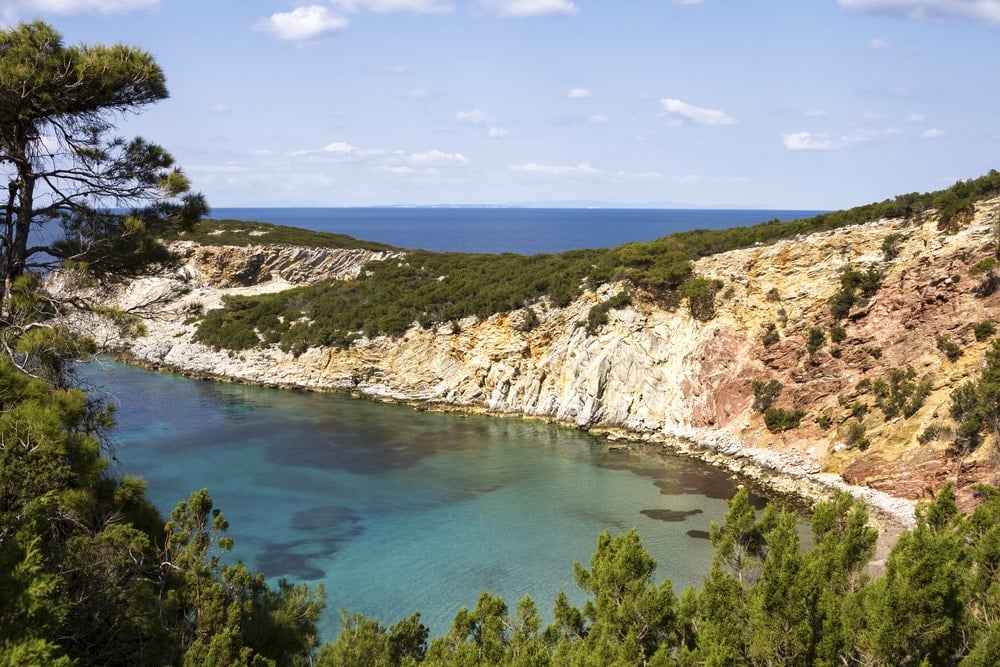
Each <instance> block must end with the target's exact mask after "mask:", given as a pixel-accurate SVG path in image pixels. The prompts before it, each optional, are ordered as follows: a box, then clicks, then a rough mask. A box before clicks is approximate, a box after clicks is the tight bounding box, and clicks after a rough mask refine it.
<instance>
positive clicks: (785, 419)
mask: <svg viewBox="0 0 1000 667" xmlns="http://www.w3.org/2000/svg"><path fill="white" fill-rule="evenodd" d="M805 416H806V413H805V412H803V411H802V410H785V409H783V408H768V409H767V410H765V411H764V425H765V426H767V430H768V431H770V432H771V433H780V432H782V431H788V430H790V429H793V428H798V427H799V423H800V422H801V421H802V418H803V417H805Z"/></svg>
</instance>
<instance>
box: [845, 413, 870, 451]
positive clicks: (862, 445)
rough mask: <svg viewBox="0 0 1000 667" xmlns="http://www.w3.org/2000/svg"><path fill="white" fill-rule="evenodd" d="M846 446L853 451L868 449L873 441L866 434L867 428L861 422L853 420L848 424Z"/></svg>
mask: <svg viewBox="0 0 1000 667" xmlns="http://www.w3.org/2000/svg"><path fill="white" fill-rule="evenodd" d="M844 444H845V445H847V446H848V447H850V448H851V449H861V450H865V449H868V446H869V445H871V441H870V440H869V439H868V436H867V435H866V434H865V426H864V424H862V423H861V422H860V421H857V420H853V421H850V422H848V424H847V433H845V435H844Z"/></svg>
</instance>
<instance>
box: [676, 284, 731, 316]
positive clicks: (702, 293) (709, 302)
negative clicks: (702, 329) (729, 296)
mask: <svg viewBox="0 0 1000 667" xmlns="http://www.w3.org/2000/svg"><path fill="white" fill-rule="evenodd" d="M721 287H722V283H721V282H720V281H718V280H708V279H706V278H690V279H688V280H686V281H685V282H684V283H683V284H682V285H681V287H680V291H681V292H682V293H683V294H684V296H686V297H687V300H688V309H689V310H690V311H691V316H692V317H693V318H695V319H696V320H698V321H699V322H707V321H708V320H710V319H712V318H713V317H715V293H716V292H718V291H719V289H720V288H721Z"/></svg>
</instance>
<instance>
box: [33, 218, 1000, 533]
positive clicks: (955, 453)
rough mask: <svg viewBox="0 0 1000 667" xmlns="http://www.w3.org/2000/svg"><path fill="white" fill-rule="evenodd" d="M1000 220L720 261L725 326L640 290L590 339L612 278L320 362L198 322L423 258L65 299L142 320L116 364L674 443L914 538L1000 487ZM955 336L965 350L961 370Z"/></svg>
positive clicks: (348, 257) (279, 270)
mask: <svg viewBox="0 0 1000 667" xmlns="http://www.w3.org/2000/svg"><path fill="white" fill-rule="evenodd" d="M998 216H1000V199H989V200H983V201H980V202H978V203H977V205H976V207H975V212H974V214H973V215H971V216H967V217H966V219H964V220H963V221H962V224H960V225H957V228H955V229H948V230H942V229H940V228H939V225H938V220H937V219H936V217H935V215H934V214H933V211H931V212H925V213H924V214H922V215H920V216H917V217H915V218H910V219H881V220H876V221H872V222H869V223H866V224H861V225H855V226H850V227H844V228H841V229H837V230H834V231H826V232H820V233H814V234H810V235H808V236H799V237H796V238H789V239H784V240H780V241H777V242H774V243H770V244H767V245H758V246H755V247H751V248H745V249H741V250H734V251H730V252H725V253H721V254H718V255H713V256H710V257H705V258H702V259H700V260H698V261H697V262H696V263H695V272H696V274H697V275H699V276H702V277H704V278H708V279H711V280H716V281H718V282H717V283H716V284H721V288H720V289H719V291H718V292H717V294H716V298H715V313H714V316H713V317H711V318H710V319H707V320H706V319H705V318H702V319H696V318H695V317H693V316H692V315H691V313H690V312H689V310H688V309H687V308H685V307H683V306H681V307H676V308H673V309H667V308H665V307H663V306H662V305H661V304H659V302H657V301H656V300H655V299H653V298H645V297H644V296H643V295H642V293H641V292H633V296H632V298H631V301H630V303H629V305H627V306H624V307H622V308H617V309H614V308H613V309H611V310H610V311H609V313H608V321H607V323H606V324H604V325H602V326H600V327H599V328H598V329H597V330H596V331H588V327H586V326H582V325H581V323H585V322H586V321H587V316H588V313H589V312H590V309H591V308H592V307H593V306H594V305H596V304H598V303H601V302H602V301H606V300H607V299H609V298H612V297H613V296H614V295H615V294H617V293H618V292H619V291H620V289H621V287H622V286H621V285H617V284H607V285H602V286H600V287H599V288H597V289H596V290H591V291H587V292H585V293H584V294H583V295H582V296H580V297H579V298H577V299H576V300H575V301H573V302H572V303H570V304H569V305H568V306H565V307H555V306H553V305H552V304H550V303H549V302H548V301H547V300H545V299H543V300H541V301H539V302H537V303H535V304H532V306H531V310H532V311H533V312H534V315H530V314H529V313H527V312H526V309H522V310H519V311H514V312H511V313H498V314H495V315H493V316H491V317H487V318H472V317H470V318H466V319H465V320H462V321H460V322H458V323H457V326H456V325H455V324H452V323H449V324H447V325H441V326H435V327H429V328H422V327H420V326H417V325H416V324H414V326H413V327H411V328H410V329H409V330H407V331H406V333H405V334H404V335H403V336H401V337H398V338H394V337H388V336H377V337H371V338H368V337H366V338H362V339H360V340H358V341H356V342H354V343H353V344H351V345H349V346H347V347H323V348H317V347H312V348H309V349H307V350H306V351H305V352H303V353H301V354H299V355H298V356H296V355H293V354H292V353H290V352H283V351H282V350H281V349H279V348H278V347H277V346H264V347H261V348H258V349H254V350H244V351H239V352H234V351H229V350H224V349H213V348H211V347H209V346H206V345H204V344H201V343H198V342H195V341H194V334H195V332H196V330H197V326H198V316H199V314H201V313H204V312H206V311H208V310H211V309H213V308H218V307H220V306H221V305H222V304H223V299H224V297H226V296H228V295H238V294H254V293H261V292H266V291H278V290H284V289H288V288H290V287H294V286H298V285H304V284H315V283H320V282H324V281H336V280H351V279H354V278H356V277H357V275H358V274H359V272H360V271H361V270H362V267H363V266H364V265H365V264H366V263H367V262H370V261H401V259H402V258H403V257H404V256H405V253H404V252H403V251H399V252H396V251H371V250H359V249H323V248H304V247H294V246H281V245H271V244H268V243H267V238H266V234H265V235H263V236H261V237H260V239H259V241H260V242H259V243H258V244H256V245H250V246H221V245H205V244H196V243H192V242H184V241H182V242H178V243H175V244H174V245H173V250H174V251H175V252H176V253H177V254H178V255H179V257H180V258H181V263H180V265H179V266H175V267H173V268H171V269H169V270H164V271H161V272H159V273H157V274H153V275H148V276H144V277H141V278H138V279H134V280H131V281H129V282H127V283H122V284H114V285H110V286H105V287H101V288H95V287H93V286H85V285H86V284H85V283H83V282H81V281H79V280H77V279H76V277H74V276H73V275H71V274H66V273H62V274H57V275H55V276H53V277H52V278H51V279H50V281H49V288H50V290H51V291H53V292H54V293H60V294H66V293H70V292H72V293H74V294H75V295H77V296H82V297H86V298H88V299H89V300H91V301H96V302H100V303H101V304H103V305H105V306H108V305H110V306H114V307H116V308H118V309H120V310H122V311H125V312H126V313H130V314H132V315H135V316H136V317H137V318H139V319H140V320H141V323H142V327H141V329H140V334H139V335H123V334H122V333H121V331H120V329H119V328H117V327H115V326H112V325H111V324H110V323H109V322H108V321H107V320H105V319H103V318H102V317H100V316H97V315H94V314H93V313H88V312H80V313H78V314H76V315H73V316H72V317H71V318H70V322H71V325H72V327H73V328H74V329H76V330H77V331H79V332H82V333H86V334H88V335H90V336H92V337H93V338H94V339H95V340H96V341H97V342H98V344H99V345H101V346H102V347H103V348H104V349H106V350H109V351H113V352H115V353H118V354H120V355H122V356H124V357H125V358H127V359H130V360H133V361H135V362H138V363H141V364H144V365H147V366H150V367H154V368H158V369H167V370H171V371H175V372H180V373H184V374H188V375H191V376H195V377H201V378H212V379H221V380H230V381H239V382H248V383H255V384H261V385H268V386H275V387H300V388H305V389H310V390H317V391H338V392H349V393H352V394H355V395H358V396H364V397H369V398H373V399H378V400H389V401H397V402H407V403H413V404H418V405H420V406H424V407H426V408H429V409H455V410H468V411H477V412H480V411H481V412H488V413H493V414H498V415H510V416H519V417H527V418H541V419H546V420H552V421H556V422H560V423H564V424H567V425H572V426H576V427H579V428H585V429H589V430H591V431H592V432H595V433H598V434H603V435H606V436H608V437H609V438H611V439H613V440H615V441H619V442H633V443H650V444H654V445H656V446H665V447H668V448H670V449H672V450H675V451H679V452H682V453H685V454H687V455H691V456H696V457H699V458H702V459H705V460H708V461H711V462H712V463H714V464H716V465H720V466H724V467H727V468H729V469H731V470H734V471H737V472H739V473H741V474H745V475H749V476H751V477H753V478H756V479H759V480H761V481H762V482H764V483H766V484H767V485H769V486H770V487H772V488H773V489H775V490H777V491H779V492H783V493H794V494H796V495H800V496H805V497H808V498H816V497H821V496H824V495H826V494H828V493H829V492H830V490H831V489H833V488H842V489H845V490H848V491H850V492H851V493H853V494H855V495H857V496H859V497H863V498H864V499H865V500H866V501H867V502H868V503H869V505H870V506H871V507H872V508H873V509H874V510H875V512H876V513H877V514H881V515H882V516H883V517H886V518H889V519H891V520H893V521H895V522H898V523H901V524H903V525H910V524H911V523H912V522H913V517H914V507H915V505H917V504H918V503H919V502H920V501H921V500H923V499H926V498H928V497H929V496H930V495H932V494H933V493H934V492H936V491H937V489H939V488H940V487H941V486H942V485H943V484H944V483H945V482H946V481H952V482H954V483H955V484H956V488H957V490H958V497H959V500H960V503H961V504H963V505H964V506H966V507H968V506H971V504H972V503H973V496H974V486H975V485H976V484H977V483H980V482H987V483H994V484H995V483H996V482H997V479H998V474H997V471H998V468H997V456H996V451H997V450H996V445H995V444H994V443H992V442H986V443H985V444H984V445H982V446H980V447H978V448H976V449H975V450H973V451H971V452H969V451H967V450H965V449H963V448H961V447H958V446H956V444H955V438H954V436H951V435H950V429H949V427H948V425H949V424H950V421H949V405H950V402H951V394H952V392H953V391H954V390H955V389H956V388H957V387H958V386H959V385H961V384H962V383H964V382H966V381H969V380H974V379H976V377H977V374H978V372H979V370H980V369H981V368H982V366H983V363H984V355H985V352H986V350H987V349H988V348H989V347H990V343H989V341H988V340H987V339H983V340H980V336H977V335H976V333H975V332H974V327H975V324H976V323H979V322H983V321H986V320H994V321H995V320H997V319H998V318H1000V293H990V294H986V295H984V294H983V292H984V290H982V289H977V286H979V285H980V284H981V280H982V278H981V277H979V276H980V273H981V272H980V273H977V267H981V266H982V262H983V260H984V259H987V258H990V257H993V256H994V252H995V250H994V249H995V244H996V240H997V239H996V234H997V225H998ZM887 237H891V241H892V243H891V246H892V247H891V253H890V252H888V251H887V248H888V245H887V241H886V239H887ZM890 255H891V256H890ZM870 267H877V268H878V270H879V271H880V272H881V276H882V278H881V286H880V288H879V289H878V291H877V292H876V293H875V294H874V296H872V297H871V298H869V299H865V300H862V301H861V302H859V303H858V304H855V305H854V307H852V308H851V310H850V312H849V314H848V315H847V317H846V318H845V319H842V320H834V319H833V317H832V316H831V314H830V308H829V302H830V298H831V297H832V296H833V295H834V294H835V293H836V292H837V290H838V289H839V288H840V286H841V283H840V276H841V275H842V273H843V272H844V271H845V270H846V269H849V268H852V269H855V270H861V271H863V270H866V269H868V268H870ZM529 316H530V317H531V319H532V320H535V321H534V322H533V323H532V326H530V327H527V326H524V321H525V318H527V317H529ZM817 329H818V330H821V331H822V332H824V339H823V341H822V342H821V343H820V344H819V345H817V344H816V343H817V340H816V338H815V336H816V334H814V333H813V332H814V330H817ZM834 329H838V330H839V333H837V334H833V335H832V337H831V333H832V332H833V330H834ZM766 334H769V335H766ZM811 337H812V338H813V340H812V341H810V338H811ZM833 338H836V340H833ZM942 340H944V341H947V342H949V343H952V344H954V345H955V346H957V347H958V348H959V353H958V354H955V353H954V348H952V353H951V354H946V353H945V351H943V350H942ZM903 369H907V373H908V376H907V377H908V378H910V381H911V382H912V383H921V384H922V385H923V386H924V389H923V390H922V393H923V400H922V402H921V404H920V405H919V407H917V408H916V409H914V410H908V411H907V412H911V414H909V415H908V416H904V415H903V414H898V415H894V416H892V417H890V418H887V417H886V415H885V414H883V412H882V411H881V410H879V409H877V408H876V404H877V403H878V397H877V395H878V389H877V388H876V389H875V390H874V391H873V389H872V387H873V385H877V383H878V381H879V380H883V382H884V383H887V382H889V380H888V378H890V377H891V376H892V374H893V373H894V372H896V373H901V372H902V371H903ZM755 380H756V381H757V383H756V384H757V385H758V388H759V386H760V385H762V384H763V383H765V382H772V387H778V386H780V391H779V392H778V393H777V397H776V399H775V400H774V405H775V406H780V407H781V408H782V409H785V410H787V411H789V412H792V411H800V412H801V414H802V417H801V420H800V422H799V425H798V427H797V428H789V429H787V430H776V429H775V430H772V429H771V428H769V427H768V426H767V425H766V424H765V421H764V417H763V415H762V411H761V410H760V405H759V404H758V405H756V406H755V399H758V398H759V396H757V395H755V391H754V385H755V382H754V381H755ZM890 384H891V383H890ZM854 424H860V427H859V426H854ZM859 428H860V429H862V431H861V432H862V433H863V440H859V438H858V432H859V431H858V429H859ZM931 431H933V432H934V434H935V435H934V437H929V436H927V435H926V434H927V433H929V432H931Z"/></svg>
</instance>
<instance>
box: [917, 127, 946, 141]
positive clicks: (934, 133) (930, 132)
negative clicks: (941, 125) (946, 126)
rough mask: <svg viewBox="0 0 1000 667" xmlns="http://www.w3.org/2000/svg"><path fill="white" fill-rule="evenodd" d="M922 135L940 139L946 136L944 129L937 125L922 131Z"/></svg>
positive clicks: (926, 137)
mask: <svg viewBox="0 0 1000 667" xmlns="http://www.w3.org/2000/svg"><path fill="white" fill-rule="evenodd" d="M920 136H921V137H922V138H924V139H940V138H941V137H943V136H944V130H939V129H938V128H936V127H931V128H928V129H926V130H924V131H923V132H921V133H920Z"/></svg>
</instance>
